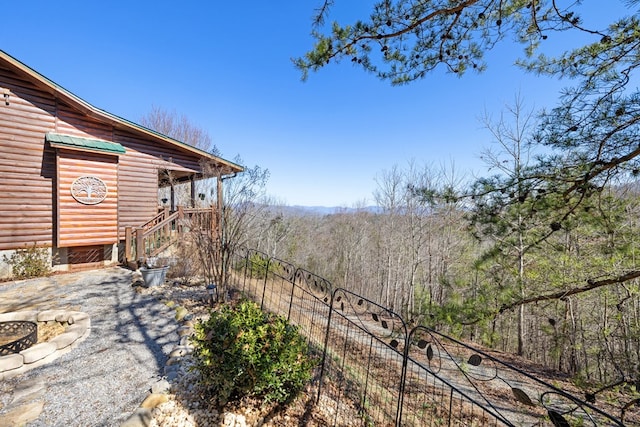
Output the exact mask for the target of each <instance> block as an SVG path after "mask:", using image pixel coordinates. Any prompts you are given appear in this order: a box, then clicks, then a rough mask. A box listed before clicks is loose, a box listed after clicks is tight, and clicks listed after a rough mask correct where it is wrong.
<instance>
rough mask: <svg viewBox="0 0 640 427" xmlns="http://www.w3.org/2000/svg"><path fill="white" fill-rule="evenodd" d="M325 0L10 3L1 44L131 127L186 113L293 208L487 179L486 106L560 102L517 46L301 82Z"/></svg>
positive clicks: (553, 84) (345, 67)
mask: <svg viewBox="0 0 640 427" xmlns="http://www.w3.org/2000/svg"><path fill="white" fill-rule="evenodd" d="M319 3H320V0H297V1H294V0H287V1H280V2H265V1H253V0H249V1H244V2H231V1H225V2H218V1H189V0H187V1H183V2H176V1H163V0H158V1H135V0H129V1H126V2H125V1H120V0H113V1H109V2H93V1H57V2H53V1H33V0H32V1H22V2H18V1H12V2H7V4H4V5H3V16H4V18H5V19H4V20H3V24H2V30H1V32H0V34H1V36H0V49H2V50H4V51H5V52H7V53H9V54H10V55H12V56H14V57H15V58H16V59H18V60H20V61H22V62H23V63H25V64H26V65H28V66H30V67H31V68H33V69H35V70H36V71H38V72H40V73H41V74H43V75H45V76H46V77H48V78H50V79H51V80H53V81H54V82H56V83H58V84H60V85H61V86H63V87H65V88H66V89H67V90H69V91H71V92H73V93H74V94H76V95H78V96H80V97H81V98H83V99H84V100H86V101H87V102H89V103H91V104H93V105H95V106H96V107H98V108H102V109H104V110H107V111H109V112H111V113H113V114H116V115H119V116H121V117H123V118H126V119H128V120H132V121H135V122H139V120H140V118H141V117H142V116H143V115H145V114H147V113H148V112H149V111H150V110H151V107H152V106H157V107H161V108H163V109H166V110H169V111H175V112H176V113H178V114H185V115H186V116H187V117H188V118H189V119H190V120H191V121H192V122H193V123H194V124H196V125H197V126H199V127H201V128H203V129H205V130H206V131H207V132H209V134H210V135H211V136H212V138H213V140H214V143H215V144H216V145H217V146H218V148H219V149H220V150H221V152H222V155H223V157H225V158H228V159H233V158H234V157H235V156H236V155H240V157H241V158H242V159H243V161H244V163H245V164H247V165H249V166H253V165H256V164H257V165H260V166H261V167H263V168H267V169H269V171H270V173H271V176H270V179H269V183H268V189H267V190H268V192H269V194H271V195H273V196H274V197H275V198H277V199H278V200H279V201H281V202H284V203H286V204H289V205H307V206H352V205H354V204H355V203H359V202H365V203H367V204H373V197H372V193H373V191H374V189H375V188H376V183H375V177H376V176H377V175H380V174H381V172H382V171H383V170H388V169H390V168H391V167H392V166H393V165H399V166H401V167H402V166H405V165H407V163H408V162H409V161H411V160H413V161H415V162H417V163H419V164H431V165H435V166H438V165H441V164H446V165H450V164H454V165H455V168H456V170H457V171H458V172H459V173H460V174H463V173H464V174H467V176H471V175H472V173H475V174H476V175H477V174H482V173H483V171H484V166H483V163H482V161H481V160H480V159H479V154H480V152H481V151H482V150H483V149H486V148H487V147H489V146H490V145H491V142H492V141H491V136H490V135H489V133H488V132H487V131H486V130H484V129H483V125H482V123H481V121H480V120H479V117H480V116H481V115H482V113H483V111H488V112H490V113H491V114H494V115H496V116H497V115H499V114H500V111H501V110H502V109H503V108H504V106H505V105H506V104H511V103H513V100H514V98H515V96H516V94H518V93H519V94H520V95H521V97H522V98H523V99H524V101H525V103H526V104H527V106H528V107H530V108H532V107H536V108H540V107H552V106H553V105H554V104H555V101H556V98H557V93H558V91H559V90H560V89H561V88H562V87H564V86H566V85H567V84H568V82H561V81H557V80H552V79H548V78H541V77H536V76H533V75H530V74H526V73H524V72H523V71H522V70H520V69H518V68H516V67H514V66H513V65H512V64H513V62H514V60H515V59H516V58H517V57H518V56H520V55H521V53H522V48H521V46H519V45H514V44H511V43H506V44H503V45H502V46H501V47H500V48H499V49H498V50H496V51H495V52H492V53H490V54H489V55H488V61H489V68H488V70H487V71H486V72H485V73H484V74H481V75H477V74H472V73H469V74H467V75H465V76H464V77H463V78H458V77H456V76H452V75H450V74H446V73H445V72H444V70H442V69H441V70H436V72H434V73H432V74H431V75H429V76H428V77H427V78H426V79H424V80H422V81H419V82H416V83H413V84H411V85H408V86H403V87H391V86H390V85H389V84H388V83H386V82H382V81H379V80H377V79H376V78H375V77H374V76H372V75H369V74H366V73H364V72H363V71H361V70H360V69H358V68H354V67H353V66H352V65H351V63H350V62H343V63H341V64H339V65H330V66H328V67H326V68H325V69H323V70H321V71H320V72H319V73H313V74H311V75H310V77H309V79H308V81H307V82H304V83H303V82H301V81H300V74H299V72H298V71H297V70H296V69H295V68H294V67H293V65H292V63H291V58H292V57H296V56H300V55H303V54H304V52H306V51H307V50H308V49H309V48H310V47H311V46H312V39H311V37H310V35H309V33H310V29H311V17H312V14H313V11H314V9H315V7H317V6H318V5H319ZM338 3H341V4H342V7H341V9H339V11H340V13H344V14H345V16H349V17H352V16H362V17H365V16H367V15H368V13H369V11H368V7H367V4H369V2H363V1H353V0H338ZM346 5H348V7H347V6H346ZM583 9H584V10H585V18H589V19H592V20H593V19H601V18H602V17H603V16H606V15H611V14H612V16H620V15H621V14H628V13H630V12H631V11H630V10H629V9H628V8H626V7H625V6H624V3H623V2H622V1H621V0H607V1H601V0H586V1H585V2H584V7H583ZM589 19H587V22H588V23H589V22H590V21H589ZM604 22H607V21H604ZM554 47H556V46H554Z"/></svg>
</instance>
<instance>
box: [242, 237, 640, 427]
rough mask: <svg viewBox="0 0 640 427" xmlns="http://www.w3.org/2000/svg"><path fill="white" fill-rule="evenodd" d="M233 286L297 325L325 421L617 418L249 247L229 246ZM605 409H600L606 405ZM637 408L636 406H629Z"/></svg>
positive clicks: (607, 422) (532, 422)
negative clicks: (311, 355)
mask: <svg viewBox="0 0 640 427" xmlns="http://www.w3.org/2000/svg"><path fill="white" fill-rule="evenodd" d="M233 265H234V269H233V272H232V273H231V276H230V280H231V285H232V287H233V288H235V289H237V290H238V291H241V292H242V293H243V294H244V295H246V296H247V297H249V298H251V299H253V300H254V301H256V302H257V303H259V304H260V305H261V308H262V309H263V310H267V311H270V312H273V313H276V314H278V315H281V316H283V317H286V318H287V319H288V320H289V321H290V322H291V323H293V324H295V325H297V326H298V327H299V330H300V332H301V333H302V334H303V335H304V336H305V337H306V338H307V340H308V343H309V345H310V347H311V348H312V349H313V350H314V352H315V354H316V355H317V357H318V361H319V363H318V367H317V369H316V374H315V380H314V383H313V392H314V393H316V396H317V400H318V401H320V400H322V401H323V404H324V405H325V406H326V405H330V406H331V407H332V412H331V413H332V414H333V417H334V421H333V423H334V425H342V424H341V422H342V421H340V420H345V419H349V420H350V421H351V422H354V415H355V419H356V420H357V424H359V425H363V426H370V425H375V426H393V425H395V426H440V425H455V426H487V425H489V426H491V425H507V426H523V425H526V426H546V425H549V426H569V425H583V426H623V425H625V423H628V424H629V425H633V424H636V423H639V424H640V418H639V419H631V418H629V417H630V414H629V413H627V414H626V417H627V419H625V414H624V413H622V414H620V416H618V417H616V416H614V415H611V414H613V413H615V412H614V411H615V408H614V407H611V408H605V409H607V411H605V410H603V409H601V408H599V407H596V406H594V405H592V404H590V403H588V402H586V401H583V400H582V399H580V398H578V397H576V396H574V395H572V394H570V393H568V392H566V391H563V390H561V389H560V388H558V387H556V386H554V385H552V384H549V383H548V382H545V381H543V380H540V379H538V378H536V377H534V376H533V375H531V374H529V373H527V372H525V371H523V370H522V369H519V368H518V367H516V366H513V365H511V364H509V363H506V362H504V361H502V360H500V359H499V358H498V357H495V356H494V355H492V354H490V353H491V352H490V351H488V350H487V351H483V350H481V349H479V348H475V347H473V346H471V345H468V344H466V343H464V342H462V341H459V340H457V339H454V338H452V337H449V336H447V335H444V334H442V333H439V332H437V331H435V330H433V329H430V328H428V327H426V326H417V327H414V328H412V329H409V327H408V325H407V323H406V322H405V321H404V319H403V318H402V317H401V316H400V315H398V314H397V313H395V312H394V311H392V310H390V309H388V308H386V307H383V306H381V305H379V304H376V303H375V302H373V301H370V300H368V299H367V298H364V297H362V296H359V295H357V294H355V293H353V292H350V291H348V290H346V289H341V288H337V289H334V288H333V286H332V285H331V283H330V282H329V281H328V280H326V279H324V278H322V277H320V276H318V275H315V274H313V273H311V272H309V271H306V270H304V269H301V268H297V267H296V266H294V265H293V264H291V263H288V262H286V261H282V260H278V259H275V258H271V257H269V256H268V255H267V254H265V253H262V252H259V251H256V250H243V251H241V252H238V253H236V254H235V255H234V262H233ZM609 409H610V410H609ZM631 415H632V416H637V414H631Z"/></svg>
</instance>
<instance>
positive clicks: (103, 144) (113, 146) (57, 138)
mask: <svg viewBox="0 0 640 427" xmlns="http://www.w3.org/2000/svg"><path fill="white" fill-rule="evenodd" d="M45 139H46V140H47V141H48V142H49V143H50V144H51V146H52V147H62V148H71V149H75V150H84V151H97V152H102V153H107V154H124V153H126V150H125V149H124V147H123V146H122V145H120V144H118V143H117V142H109V141H102V140H100V139H88V138H80V137H77V136H70V135H61V134H59V133H48V134H47V135H46V137H45Z"/></svg>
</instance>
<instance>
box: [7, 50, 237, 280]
mask: <svg viewBox="0 0 640 427" xmlns="http://www.w3.org/2000/svg"><path fill="white" fill-rule="evenodd" d="M96 84H99V82H96ZM205 167H206V168H210V167H213V169H214V170H216V171H217V173H216V176H217V177H218V179H217V186H218V194H219V195H220V194H221V185H222V184H221V183H222V178H224V177H226V176H232V175H234V174H236V173H238V172H240V171H242V167H240V166H239V165H237V164H234V163H232V162H229V161H227V160H224V159H222V158H219V157H217V156H214V155H211V154H209V153H207V152H205V151H202V150H199V149H197V148H194V147H192V146H190V145H187V144H185V143H182V142H180V141H177V140H175V139H172V138H170V137H167V136H165V135H162V134H159V133H157V132H154V131H152V130H150V129H147V128H145V127H143V126H140V125H138V124H135V123H133V122H130V121H128V120H125V119H123V118H120V117H117V116H115V115H113V114H110V113H108V112H106V111H103V110H101V109H99V108H96V107H94V106H92V105H90V104H89V103H87V102H86V101H84V100H82V99H80V98H79V97H77V96H75V95H74V94H72V93H71V92H69V91H67V90H65V89H64V88H62V87H60V86H59V85H57V84H55V83H54V82H52V81H51V80H49V79H47V78H46V77H44V76H42V75H41V74H39V73H37V72H36V71H34V70H33V69H31V68H29V67H28V66H26V65H25V64H23V63H21V62H20V61H18V60H16V59H15V58H13V57H11V56H10V55H8V54H7V53H5V52H3V51H1V50H0V211H1V212H2V215H0V277H8V276H10V274H11V266H10V265H9V264H8V263H7V262H6V261H5V258H7V257H10V256H11V255H12V254H13V253H15V252H16V251H17V250H20V249H24V248H28V247H34V246H36V247H42V248H47V250H48V251H49V254H50V259H51V263H52V268H53V269H54V270H58V271H67V270H73V269H77V268H87V267H91V268H95V267H99V266H109V265H115V264H117V263H119V262H125V261H130V260H128V259H125V252H127V255H129V252H131V250H129V247H128V246H127V245H126V244H125V242H127V241H128V242H131V233H132V231H131V230H133V232H134V233H135V230H142V228H141V227H143V226H145V225H146V226H152V227H153V226H156V225H157V224H159V223H160V222H162V220H166V219H167V217H168V216H169V215H171V214H172V211H174V210H176V211H177V209H176V205H175V201H174V200H173V199H174V198H173V188H174V185H176V184H177V183H186V185H190V188H191V191H190V193H191V203H192V205H193V206H195V199H196V196H195V185H194V183H195V181H196V180H198V179H201V178H203V176H204V174H203V172H204V171H203V168H205ZM167 176H170V177H171V179H170V180H167V179H166V178H167ZM162 187H170V188H171V192H170V194H171V197H170V198H171V205H170V207H168V206H167V207H166V208H164V209H162V208H161V206H160V202H159V199H160V197H159V191H160V189H161V188H162ZM163 194H167V193H163ZM163 199H164V201H165V205H166V202H167V197H166V196H164V197H163ZM220 199H221V197H218V203H221V201H220ZM212 217H213V216H212ZM164 228H167V227H166V224H165V226H164ZM127 239H129V240H127ZM140 244H141V239H138V248H140V247H141V246H140ZM140 250H141V249H138V252H139V251H140ZM132 251H133V252H134V253H135V248H134V249H132ZM3 255H4V256H3Z"/></svg>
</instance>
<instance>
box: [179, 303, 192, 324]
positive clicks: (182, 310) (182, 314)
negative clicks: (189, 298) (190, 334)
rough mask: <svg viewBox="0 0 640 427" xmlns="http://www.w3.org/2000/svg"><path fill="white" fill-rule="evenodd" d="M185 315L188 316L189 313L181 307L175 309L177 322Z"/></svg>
mask: <svg viewBox="0 0 640 427" xmlns="http://www.w3.org/2000/svg"><path fill="white" fill-rule="evenodd" d="M187 314H189V311H187V309H186V308H184V307H183V306H181V305H179V306H178V307H176V320H177V321H178V322H179V321H181V320H182V319H184V317H185V316H186V315H187Z"/></svg>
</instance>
